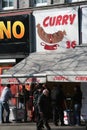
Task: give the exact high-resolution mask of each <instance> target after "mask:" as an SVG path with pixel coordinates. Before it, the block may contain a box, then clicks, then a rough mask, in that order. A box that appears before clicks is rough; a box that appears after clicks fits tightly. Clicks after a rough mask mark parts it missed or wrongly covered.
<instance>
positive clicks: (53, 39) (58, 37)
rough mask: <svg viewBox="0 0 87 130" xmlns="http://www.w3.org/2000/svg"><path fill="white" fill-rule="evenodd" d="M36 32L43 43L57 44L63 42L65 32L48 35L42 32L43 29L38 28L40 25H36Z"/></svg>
mask: <svg viewBox="0 0 87 130" xmlns="http://www.w3.org/2000/svg"><path fill="white" fill-rule="evenodd" d="M37 32H38V35H39V37H40V38H41V39H42V40H43V41H45V42H46V43H50V44H51V43H52V44H53V43H57V42H60V41H62V40H63V38H64V35H66V32H65V30H64V31H60V30H59V31H58V32H55V33H53V34H48V33H46V32H45V31H44V29H43V28H42V27H41V26H40V24H38V25H37Z"/></svg>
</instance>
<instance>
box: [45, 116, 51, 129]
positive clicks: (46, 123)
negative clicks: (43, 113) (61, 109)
mask: <svg viewBox="0 0 87 130" xmlns="http://www.w3.org/2000/svg"><path fill="white" fill-rule="evenodd" d="M44 125H45V126H46V128H47V130H51V128H50V125H49V123H48V119H47V118H44Z"/></svg>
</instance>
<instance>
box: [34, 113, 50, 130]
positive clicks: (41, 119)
mask: <svg viewBox="0 0 87 130" xmlns="http://www.w3.org/2000/svg"><path fill="white" fill-rule="evenodd" d="M43 124H44V125H45V126H46V128H47V130H51V128H50V126H49V123H48V118H47V117H46V116H41V115H40V114H38V118H37V124H36V125H37V130H42V126H43Z"/></svg>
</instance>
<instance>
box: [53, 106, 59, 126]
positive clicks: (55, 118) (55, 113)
mask: <svg viewBox="0 0 87 130" xmlns="http://www.w3.org/2000/svg"><path fill="white" fill-rule="evenodd" d="M52 109H53V123H54V124H55V125H58V124H57V118H58V111H57V108H56V106H55V105H54V106H53V108H52Z"/></svg>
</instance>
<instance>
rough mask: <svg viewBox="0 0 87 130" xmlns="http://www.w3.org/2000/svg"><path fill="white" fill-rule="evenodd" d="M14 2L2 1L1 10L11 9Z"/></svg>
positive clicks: (9, 0) (10, 0)
mask: <svg viewBox="0 0 87 130" xmlns="http://www.w3.org/2000/svg"><path fill="white" fill-rule="evenodd" d="M13 3H14V0H2V8H3V9H11V8H13Z"/></svg>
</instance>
